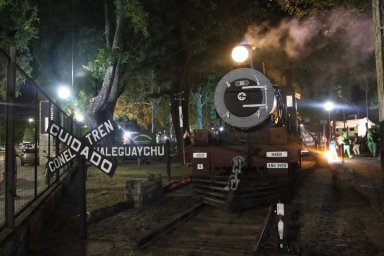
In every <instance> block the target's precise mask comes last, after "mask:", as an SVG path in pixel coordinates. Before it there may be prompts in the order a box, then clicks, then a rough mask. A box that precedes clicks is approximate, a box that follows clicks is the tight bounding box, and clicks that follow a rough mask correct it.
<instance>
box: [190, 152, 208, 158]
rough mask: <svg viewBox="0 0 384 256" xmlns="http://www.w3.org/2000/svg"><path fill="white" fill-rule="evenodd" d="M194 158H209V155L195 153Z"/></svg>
mask: <svg viewBox="0 0 384 256" xmlns="http://www.w3.org/2000/svg"><path fill="white" fill-rule="evenodd" d="M193 158H207V153H193Z"/></svg>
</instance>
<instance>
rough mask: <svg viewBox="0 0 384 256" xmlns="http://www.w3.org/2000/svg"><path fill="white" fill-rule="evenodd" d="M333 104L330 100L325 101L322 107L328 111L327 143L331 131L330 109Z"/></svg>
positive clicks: (332, 107)
mask: <svg viewBox="0 0 384 256" xmlns="http://www.w3.org/2000/svg"><path fill="white" fill-rule="evenodd" d="M334 107H335V105H334V104H333V102H331V101H327V102H325V104H324V109H325V110H326V111H328V131H329V132H328V136H327V143H329V141H330V138H331V135H332V133H333V131H332V127H331V111H332V110H333V109H334Z"/></svg>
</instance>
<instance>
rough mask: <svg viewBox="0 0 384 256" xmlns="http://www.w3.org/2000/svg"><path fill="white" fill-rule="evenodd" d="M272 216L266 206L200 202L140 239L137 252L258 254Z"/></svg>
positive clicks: (226, 254) (161, 253) (201, 254)
mask: <svg viewBox="0 0 384 256" xmlns="http://www.w3.org/2000/svg"><path fill="white" fill-rule="evenodd" d="M272 215H273V213H272V210H271V207H266V206H265V207H258V208H254V209H249V210H244V211H239V212H230V211H228V210H223V209H220V208H216V207H212V206H209V205H205V204H200V205H198V206H196V207H193V208H192V209H190V210H189V211H187V212H185V213H183V214H181V215H180V216H179V217H177V218H175V219H174V220H172V221H171V222H169V223H167V224H165V225H163V226H162V227H160V228H158V229H156V230H154V231H151V232H150V233H148V234H147V235H145V236H143V237H142V238H140V239H139V240H138V241H137V246H138V249H137V250H136V252H135V255H153V256H154V255H180V256H182V255H199V256H204V255H209V256H215V255H220V256H234V255H236V256H237V255H256V252H260V248H261V247H262V246H264V245H265V244H264V243H265V238H266V237H267V233H268V232H269V231H270V229H269V225H270V221H269V220H270V219H271V216H272ZM274 249H276V251H277V247H276V248H275V247H274ZM269 250H270V248H269Z"/></svg>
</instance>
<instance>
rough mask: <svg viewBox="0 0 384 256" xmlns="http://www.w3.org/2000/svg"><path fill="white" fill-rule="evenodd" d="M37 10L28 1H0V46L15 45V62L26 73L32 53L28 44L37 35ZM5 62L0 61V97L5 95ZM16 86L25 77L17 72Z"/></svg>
mask: <svg viewBox="0 0 384 256" xmlns="http://www.w3.org/2000/svg"><path fill="white" fill-rule="evenodd" d="M38 22H39V18H38V10H37V8H36V6H34V5H33V4H32V3H31V2H30V1H27V0H24V1H17V2H15V1H1V2H0V47H1V48H2V49H7V47H9V46H15V47H16V50H17V64H18V65H19V66H20V67H21V68H23V70H24V71H25V72H26V73H27V74H30V73H31V65H30V62H31V61H32V55H31V54H30V50H29V44H30V42H31V40H32V39H34V38H36V37H37V24H38ZM6 70H7V62H6V61H4V62H3V61H1V62H0V86H1V87H0V97H1V98H2V99H4V97H5V90H4V88H5V84H6ZM16 79H17V81H16V82H17V86H20V84H21V83H23V82H24V80H25V77H22V76H21V75H20V74H19V73H18V74H17V77H16Z"/></svg>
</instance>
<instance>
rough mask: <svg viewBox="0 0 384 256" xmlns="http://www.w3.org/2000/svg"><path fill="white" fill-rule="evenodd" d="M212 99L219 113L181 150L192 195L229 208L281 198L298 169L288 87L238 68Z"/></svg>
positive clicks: (295, 126)
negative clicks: (208, 127) (190, 177)
mask: <svg viewBox="0 0 384 256" xmlns="http://www.w3.org/2000/svg"><path fill="white" fill-rule="evenodd" d="M214 101H215V107H216V111H217V114H218V116H219V117H220V118H219V119H218V121H217V123H215V125H214V127H212V128H211V129H209V130H208V129H199V130H195V131H194V134H193V138H194V143H193V144H192V145H191V146H189V147H187V148H186V150H185V153H186V156H185V157H186V159H187V160H188V161H189V163H190V164H191V167H192V180H193V188H194V191H195V193H196V195H197V196H198V197H199V198H200V199H202V200H203V201H205V202H206V203H209V204H211V205H216V206H221V207H225V208H229V209H240V208H248V207H253V206H257V205H260V204H265V203H272V202H275V201H279V200H284V199H285V197H286V196H287V195H289V193H288V192H289V190H290V185H291V184H292V182H293V181H294V180H295V178H296V176H297V174H298V171H299V169H300V140H299V136H298V122H297V114H296V100H295V93H294V90H293V88H291V87H279V86H274V85H272V83H271V82H270V80H269V79H268V78H267V77H266V76H265V75H263V74H262V73H260V72H259V71H257V70H254V69H250V68H240V69H236V70H232V71H231V72H229V73H228V74H226V75H225V76H224V77H223V78H222V79H221V80H220V81H219V83H218V85H217V87H216V91H215V97H214Z"/></svg>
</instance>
